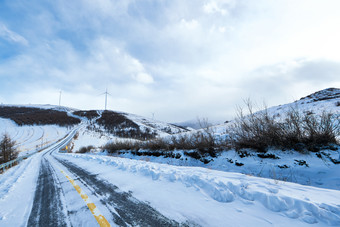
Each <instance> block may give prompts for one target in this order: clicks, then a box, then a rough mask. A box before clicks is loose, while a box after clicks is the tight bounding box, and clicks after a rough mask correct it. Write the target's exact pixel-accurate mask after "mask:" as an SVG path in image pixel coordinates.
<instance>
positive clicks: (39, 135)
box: [0, 118, 71, 156]
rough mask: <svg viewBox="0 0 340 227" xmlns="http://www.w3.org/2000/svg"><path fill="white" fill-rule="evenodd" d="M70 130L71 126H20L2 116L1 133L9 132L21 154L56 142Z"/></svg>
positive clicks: (0, 122) (0, 119)
mask: <svg viewBox="0 0 340 227" xmlns="http://www.w3.org/2000/svg"><path fill="white" fill-rule="evenodd" d="M70 131H71V128H66V127H60V126H57V125H42V126H18V125H16V124H15V123H14V122H13V121H11V120H8V119H4V118H0V135H3V134H4V133H7V134H8V135H9V136H10V138H11V139H12V140H13V141H15V142H16V145H15V146H16V148H17V150H18V151H19V152H20V153H19V156H21V155H25V154H28V153H32V152H34V151H36V150H37V149H40V148H41V147H45V146H48V145H50V144H52V143H55V142H56V141H58V140H59V139H61V138H63V137H64V136H65V135H66V134H67V133H68V132H70Z"/></svg>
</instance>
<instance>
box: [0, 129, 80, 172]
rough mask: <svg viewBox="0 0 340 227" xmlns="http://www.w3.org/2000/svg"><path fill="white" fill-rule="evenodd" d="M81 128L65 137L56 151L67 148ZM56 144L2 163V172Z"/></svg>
mask: <svg viewBox="0 0 340 227" xmlns="http://www.w3.org/2000/svg"><path fill="white" fill-rule="evenodd" d="M79 128H80V127H78V128H76V129H74V130H73V131H72V132H71V133H70V134H68V135H67V136H65V137H64V138H65V139H64V138H63V139H64V141H62V142H60V144H58V145H57V146H56V147H54V150H56V149H61V147H63V146H66V145H67V144H68V143H70V141H71V140H72V138H73V137H74V135H75V134H76V133H77V131H78V130H79ZM59 141H60V140H59ZM59 141H58V142H59ZM58 142H56V143H55V144H57V143H58ZM55 144H50V145H47V146H45V147H42V148H40V149H38V150H36V151H34V152H32V153H31V154H27V155H23V156H20V157H19V158H16V159H14V160H11V161H9V162H6V163H2V164H0V171H1V172H2V173H3V172H5V170H6V169H8V168H11V167H12V166H13V165H15V164H19V162H21V161H22V160H24V159H27V158H29V157H31V156H32V155H34V154H36V153H38V152H40V151H42V150H45V149H47V148H48V147H51V146H53V145H55Z"/></svg>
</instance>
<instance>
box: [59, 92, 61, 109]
mask: <svg viewBox="0 0 340 227" xmlns="http://www.w3.org/2000/svg"><path fill="white" fill-rule="evenodd" d="M60 103H61V90H60V91H59V106H60Z"/></svg>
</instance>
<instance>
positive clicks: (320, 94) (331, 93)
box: [300, 88, 340, 102]
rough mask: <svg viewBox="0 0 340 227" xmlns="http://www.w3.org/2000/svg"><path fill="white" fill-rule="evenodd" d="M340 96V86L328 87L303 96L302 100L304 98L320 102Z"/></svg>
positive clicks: (308, 100)
mask: <svg viewBox="0 0 340 227" xmlns="http://www.w3.org/2000/svg"><path fill="white" fill-rule="evenodd" d="M339 98H340V89H339V88H327V89H324V90H321V91H317V92H315V93H313V94H310V95H308V96H306V97H303V98H301V99H300V100H304V101H307V102H318V101H323V100H330V99H339Z"/></svg>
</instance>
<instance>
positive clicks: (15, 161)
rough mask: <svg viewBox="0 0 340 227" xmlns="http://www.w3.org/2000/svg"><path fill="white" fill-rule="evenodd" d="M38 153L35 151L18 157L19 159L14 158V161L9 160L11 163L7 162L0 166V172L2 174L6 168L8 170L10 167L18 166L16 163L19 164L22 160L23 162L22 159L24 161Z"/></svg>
mask: <svg viewBox="0 0 340 227" xmlns="http://www.w3.org/2000/svg"><path fill="white" fill-rule="evenodd" d="M38 152H39V151H35V152H33V153H31V154H27V155H23V156H20V157H19V158H16V159H14V160H11V161H9V162H6V163H3V164H1V165H0V170H2V172H4V171H5V169H6V168H7V169H8V168H10V167H12V166H13V165H15V164H18V163H19V162H21V161H22V160H24V159H26V158H28V157H30V156H32V155H34V154H36V153H38Z"/></svg>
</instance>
